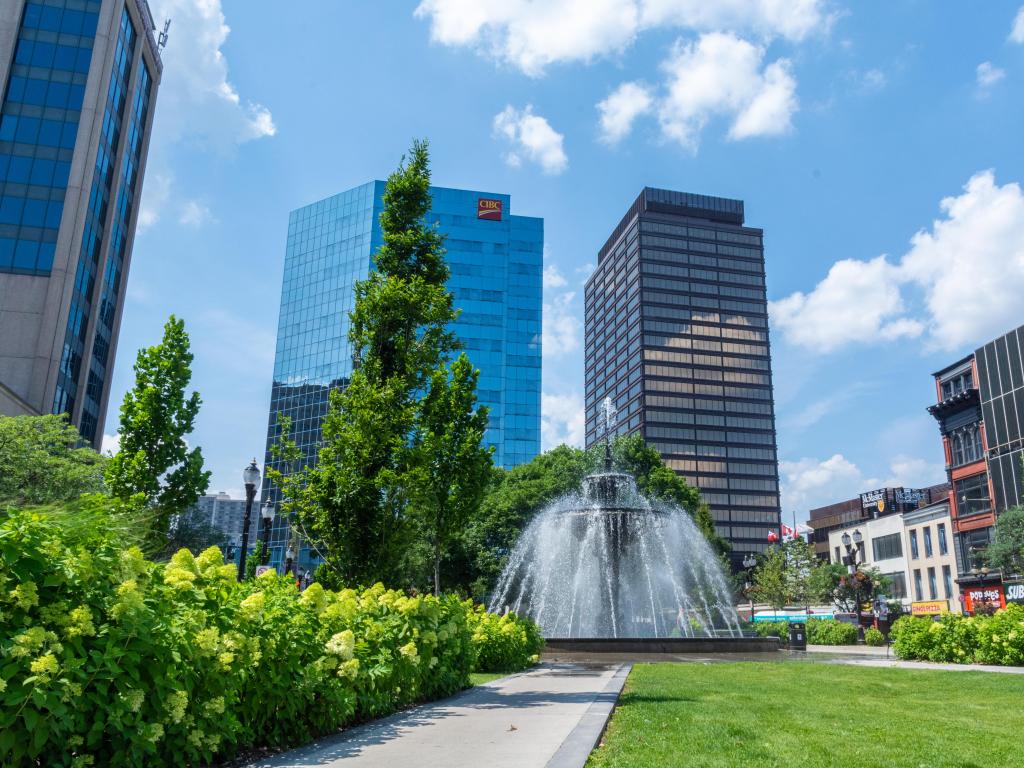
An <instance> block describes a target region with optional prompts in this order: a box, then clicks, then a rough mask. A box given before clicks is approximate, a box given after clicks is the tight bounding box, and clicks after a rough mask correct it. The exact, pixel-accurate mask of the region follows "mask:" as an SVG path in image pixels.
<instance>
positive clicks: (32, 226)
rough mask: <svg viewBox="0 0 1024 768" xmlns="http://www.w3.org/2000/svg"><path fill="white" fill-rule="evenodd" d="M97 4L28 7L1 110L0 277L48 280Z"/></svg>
mask: <svg viewBox="0 0 1024 768" xmlns="http://www.w3.org/2000/svg"><path fill="white" fill-rule="evenodd" d="M99 10H100V2H99V0H91V1H90V2H74V0H71V1H69V2H50V3H47V4H45V5H44V4H43V3H39V2H29V3H26V4H25V7H24V10H23V11H22V17H21V25H20V27H19V30H18V40H17V43H16V44H15V49H14V60H13V63H12V65H11V73H10V77H9V78H8V80H7V89H6V91H5V93H4V99H3V107H2V110H0V271H4V272H14V273H20V274H30V275H48V274H50V270H51V268H52V267H53V256H54V251H55V249H56V246H57V233H58V230H59V229H60V220H61V215H62V214H63V212H64V196H65V193H66V191H67V186H68V177H69V174H70V172H71V157H72V154H73V152H74V149H75V136H76V134H77V131H78V122H79V118H80V117H81V109H82V100H83V99H84V98H85V84H86V80H87V78H88V76H89V62H90V60H91V57H92V48H93V41H94V40H95V37H96V24H97V21H98V19H99Z"/></svg>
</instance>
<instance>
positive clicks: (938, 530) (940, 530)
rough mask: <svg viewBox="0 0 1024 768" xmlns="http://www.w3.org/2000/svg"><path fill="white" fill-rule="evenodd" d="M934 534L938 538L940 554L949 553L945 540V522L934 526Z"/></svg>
mask: <svg viewBox="0 0 1024 768" xmlns="http://www.w3.org/2000/svg"><path fill="white" fill-rule="evenodd" d="M935 534H936V536H938V538H939V554H940V555H947V554H949V543H948V542H947V541H946V524H945V523H939V524H938V525H937V526H936V527H935Z"/></svg>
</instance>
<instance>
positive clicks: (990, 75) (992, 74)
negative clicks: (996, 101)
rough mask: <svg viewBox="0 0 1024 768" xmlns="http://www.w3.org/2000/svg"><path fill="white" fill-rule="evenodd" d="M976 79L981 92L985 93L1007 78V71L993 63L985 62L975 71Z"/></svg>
mask: <svg viewBox="0 0 1024 768" xmlns="http://www.w3.org/2000/svg"><path fill="white" fill-rule="evenodd" d="M975 77H976V78H977V81H978V88H979V90H980V91H982V92H983V93H984V92H987V91H988V90H989V89H990V88H991V87H992V86H993V85H995V84H996V83H998V82H999V81H1000V80H1002V79H1003V78H1004V77H1006V70H1005V69H1000V68H999V67H996V66H994V65H993V64H992V62H991V61H983V62H981V64H979V65H978V68H977V69H976V70H975Z"/></svg>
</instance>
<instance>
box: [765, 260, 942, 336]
mask: <svg viewBox="0 0 1024 768" xmlns="http://www.w3.org/2000/svg"><path fill="white" fill-rule="evenodd" d="M904 310H905V308H904V305H903V298H902V296H901V294H900V288H899V270H898V269H897V268H896V267H894V266H893V265H892V264H890V263H889V262H888V260H887V259H886V258H885V256H879V257H878V258H876V259H872V260H871V261H856V260H853V259H844V260H843V261H838V262H836V263H835V264H833V265H832V268H831V269H829V272H828V275H827V276H826V277H825V279H824V280H822V281H821V282H820V283H818V285H817V286H815V288H814V290H813V291H811V292H810V293H809V294H804V293H800V292H797V293H794V294H792V295H790V296H787V297H786V298H784V299H781V300H779V301H774V302H771V303H770V304H769V311H770V313H771V317H772V322H773V325H774V326H775V328H776V329H778V330H779V331H781V332H782V333H783V335H785V337H786V339H787V340H788V341H790V342H791V343H793V344H797V345H800V346H803V347H807V348H809V349H813V350H816V351H819V352H831V351H832V350H834V349H837V348H839V347H842V346H845V345H847V344H850V343H855V342H862V343H865V342H873V341H876V340H877V339H878V338H879V337H881V338H885V339H896V338H900V337H902V336H918V335H920V334H921V332H922V331H923V326H922V325H921V324H920V323H919V322H916V321H913V320H909V319H907V318H905V317H902V314H903V312H904Z"/></svg>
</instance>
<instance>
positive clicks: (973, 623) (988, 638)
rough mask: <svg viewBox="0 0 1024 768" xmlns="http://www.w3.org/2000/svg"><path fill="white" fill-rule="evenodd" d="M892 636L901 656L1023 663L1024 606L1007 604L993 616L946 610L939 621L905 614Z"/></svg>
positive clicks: (1014, 664) (960, 662) (935, 659)
mask: <svg viewBox="0 0 1024 768" xmlns="http://www.w3.org/2000/svg"><path fill="white" fill-rule="evenodd" d="M891 639H892V644H893V648H894V649H895V651H896V655H897V656H899V657H900V658H901V659H925V660H928V661H944V662H954V663H959V664H972V663H978V664H999V665H1006V666H1020V665H1024V606H1020V605H1008V606H1007V607H1006V609H1005V610H1001V611H997V612H996V613H995V614H994V615H992V616H960V615H958V614H945V615H944V616H942V617H941V618H940V619H939V620H938V621H935V620H932V619H930V618H926V617H922V616H904V617H902V618H900V619H899V620H897V621H896V623H895V624H893V627H892V633H891Z"/></svg>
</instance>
